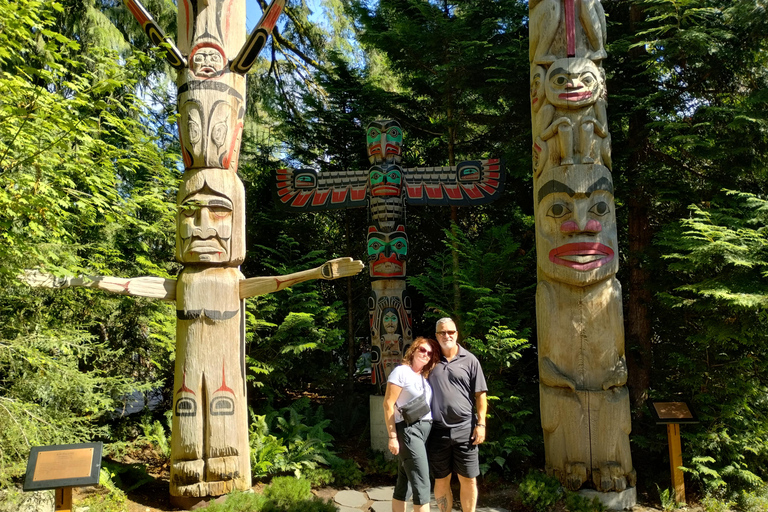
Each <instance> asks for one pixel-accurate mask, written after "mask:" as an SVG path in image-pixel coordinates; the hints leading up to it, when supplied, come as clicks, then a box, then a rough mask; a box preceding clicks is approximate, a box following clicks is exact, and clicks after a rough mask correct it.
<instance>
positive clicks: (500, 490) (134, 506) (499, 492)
mask: <svg viewBox="0 0 768 512" xmlns="http://www.w3.org/2000/svg"><path fill="white" fill-rule="evenodd" d="M153 476H154V479H153V480H152V481H150V482H148V483H146V484H144V485H142V486H140V487H139V488H137V489H135V490H133V491H129V492H128V493H127V505H128V508H127V511H128V512H170V511H176V510H180V509H178V508H174V507H172V506H171V503H170V496H169V494H168V474H167V471H164V472H160V473H159V474H155V475H153ZM376 480H377V481H375V482H363V483H362V484H361V485H359V486H357V487H356V488H355V489H356V490H365V489H369V488H371V487H375V486H379V485H393V484H394V479H392V481H391V482H387V481H384V482H382V481H381V479H376ZM263 488H264V484H257V485H255V486H254V487H253V489H254V491H255V492H261V491H262V490H263ZM338 490H340V489H335V488H332V487H324V488H320V489H315V490H314V491H313V492H314V493H315V494H316V495H317V496H319V497H321V498H326V499H329V498H332V497H333V496H334V494H336V492H337V491H338ZM455 491H456V492H455V495H456V496H458V487H457V488H456V489H455ZM93 492H97V491H96V490H95V489H93V488H85V489H75V492H74V503H75V505H77V503H78V501H80V500H82V499H84V498H85V497H87V496H88V495H89V494H91V493H93ZM644 499H645V501H646V502H644ZM638 501H639V502H640V503H639V504H638V505H636V506H635V507H634V508H633V509H632V512H662V510H661V508H656V507H658V506H659V504H658V503H649V502H647V501H649V500H648V499H647V498H644V496H643V495H642V493H641V494H640V495H639V496H638ZM478 505H479V506H496V507H503V508H505V509H507V510H509V511H510V512H524V511H527V510H528V509H526V508H525V507H524V506H523V505H522V503H521V502H520V498H519V496H518V491H517V485H516V484H505V483H503V482H494V483H493V484H492V485H491V484H483V483H482V482H481V483H480V492H479V502H478ZM654 505H655V506H654ZM454 510H456V511H458V510H459V508H458V503H456V505H455V507H454ZM678 510H687V511H688V512H703V509H702V508H701V507H698V506H693V507H690V508H687V509H678ZM553 512H565V509H564V508H563V507H562V506H559V507H557V508H556V509H555V510H554V511H553Z"/></svg>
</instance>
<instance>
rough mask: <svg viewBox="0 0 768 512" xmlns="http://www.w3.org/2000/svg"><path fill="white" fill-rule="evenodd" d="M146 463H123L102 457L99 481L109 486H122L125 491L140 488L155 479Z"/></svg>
mask: <svg viewBox="0 0 768 512" xmlns="http://www.w3.org/2000/svg"><path fill="white" fill-rule="evenodd" d="M154 480H155V479H154V477H152V476H150V475H149V474H148V473H147V467H146V466H145V465H144V464H138V463H137V464H121V463H118V462H112V461H108V460H106V459H102V461H101V476H100V478H99V483H100V484H101V485H103V486H105V487H108V488H110V489H111V488H120V489H122V490H123V491H125V492H130V491H132V490H134V489H138V488H139V487H141V486H142V485H144V484H146V483H149V482H152V481H154Z"/></svg>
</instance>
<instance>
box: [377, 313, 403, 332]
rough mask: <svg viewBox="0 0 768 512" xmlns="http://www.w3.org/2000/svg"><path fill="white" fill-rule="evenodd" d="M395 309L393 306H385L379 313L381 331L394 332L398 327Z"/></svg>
mask: <svg viewBox="0 0 768 512" xmlns="http://www.w3.org/2000/svg"><path fill="white" fill-rule="evenodd" d="M398 324H399V322H398V320H397V310H395V308H387V309H385V310H384V311H383V312H382V315H381V327H382V329H381V331H382V332H383V333H385V334H395V333H396V332H397V328H398Z"/></svg>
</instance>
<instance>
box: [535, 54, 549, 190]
mask: <svg viewBox="0 0 768 512" xmlns="http://www.w3.org/2000/svg"><path fill="white" fill-rule="evenodd" d="M546 77H547V70H546V69H544V68H543V67H542V66H539V65H538V64H534V65H532V66H531V89H530V97H531V121H532V123H533V131H532V133H533V169H534V177H535V176H538V175H539V173H541V171H542V169H544V164H545V163H546V161H547V158H548V157H549V150H548V148H549V146H548V145H547V143H546V142H544V141H543V140H542V139H541V133H543V132H544V130H545V129H546V128H547V126H548V125H549V124H550V122H551V120H549V112H548V110H547V109H544V111H545V113H546V114H547V115H546V116H545V115H539V112H541V108H542V107H543V106H544V105H549V102H548V101H547V93H546V91H545V90H544V80H545V79H546Z"/></svg>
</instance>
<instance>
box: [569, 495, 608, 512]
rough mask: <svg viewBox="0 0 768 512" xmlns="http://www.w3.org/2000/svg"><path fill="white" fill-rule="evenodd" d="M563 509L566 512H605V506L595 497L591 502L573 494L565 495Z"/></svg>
mask: <svg viewBox="0 0 768 512" xmlns="http://www.w3.org/2000/svg"><path fill="white" fill-rule="evenodd" d="M565 509H566V510H568V512H605V510H606V508H605V505H603V503H602V502H601V501H600V500H599V499H598V498H597V496H595V497H594V498H592V499H591V500H589V499H587V498H585V497H584V496H582V495H580V494H577V493H575V492H568V493H566V495H565Z"/></svg>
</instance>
